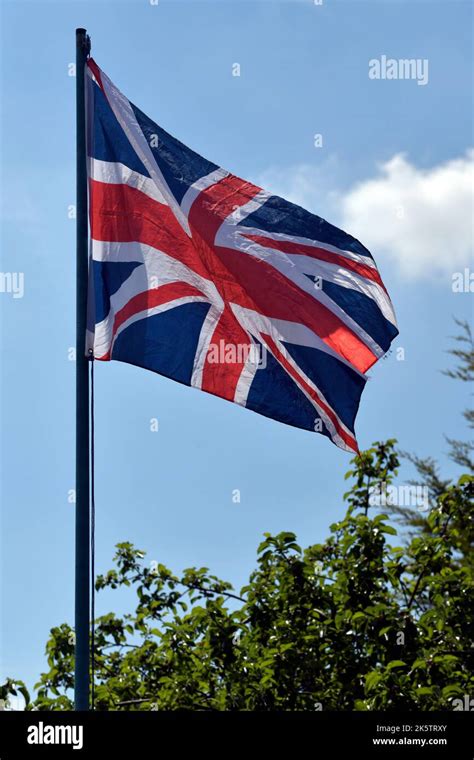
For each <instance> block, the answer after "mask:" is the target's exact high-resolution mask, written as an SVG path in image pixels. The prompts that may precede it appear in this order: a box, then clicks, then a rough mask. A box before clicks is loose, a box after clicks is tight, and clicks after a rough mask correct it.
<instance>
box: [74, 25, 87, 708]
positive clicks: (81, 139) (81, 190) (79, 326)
mask: <svg viewBox="0 0 474 760" xmlns="http://www.w3.org/2000/svg"><path fill="white" fill-rule="evenodd" d="M89 49H90V40H89V37H88V35H87V33H86V30H85V29H76V568H75V572H76V577H75V640H76V651H75V678H74V703H75V709H76V710H88V709H89V598H90V566H89V562H90V552H89V525H90V515H89V487H90V480H89V478H90V476H89V362H88V359H87V357H86V344H85V339H86V326H87V281H88V255H89V253H88V227H87V167H86V117H85V83H84V74H85V63H86V59H87V55H88V53H89Z"/></svg>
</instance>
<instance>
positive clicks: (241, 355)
mask: <svg viewBox="0 0 474 760" xmlns="http://www.w3.org/2000/svg"><path fill="white" fill-rule="evenodd" d="M86 75H87V77H86V83H87V125H88V127H87V132H88V135H87V142H88V174H89V209H90V230H91V261H90V278H89V279H90V286H89V306H88V309H89V325H88V339H87V348H88V350H92V352H93V356H94V358H95V359H97V360H101V361H110V360H111V359H114V360H117V361H121V362H127V363H129V364H134V365H137V366H139V367H144V368H146V369H149V370H153V371H154V372H157V373H159V374H160V375H164V376H165V377H168V378H171V379H173V380H176V381H178V382H180V383H183V384H185V385H188V386H192V387H194V388H199V389H201V390H203V391H207V392H208V393H212V394H214V395H216V396H220V397H221V398H223V399H227V400H228V401H233V402H234V403H237V404H240V405H241V406H243V407H245V408H247V409H251V410H253V411H254V412H258V413H259V414H262V415H265V416H267V417H270V418H272V419H274V420H279V421H280V422H284V423H287V424H289V425H293V426H295V427H298V428H303V429H306V430H310V431H314V432H319V433H322V434H323V435H325V436H327V437H329V438H330V439H331V440H332V441H333V442H334V443H335V444H336V445H337V446H339V447H340V448H342V449H345V450H347V451H350V452H356V451H358V446H357V442H356V437H355V432H354V422H355V417H356V414H357V410H358V406H359V401H360V396H361V393H362V390H363V388H364V385H365V383H366V380H367V377H366V374H365V373H366V372H367V370H368V369H369V368H370V367H371V366H372V365H373V364H374V363H375V362H376V361H377V360H378V359H379V358H380V357H381V356H383V354H384V353H385V352H386V351H387V350H388V348H389V346H390V343H391V341H392V340H393V338H394V337H395V336H396V335H397V334H398V330H397V327H396V320H395V316H394V312H393V308H392V304H391V302H390V298H389V296H388V293H387V291H386V288H385V286H384V284H383V282H382V280H381V277H380V274H379V272H378V269H377V267H376V264H375V262H374V259H373V258H372V256H371V254H370V253H369V251H368V250H367V249H366V248H364V246H363V245H362V244H361V243H360V242H359V241H358V240H356V239H355V238H353V237H352V236H351V235H348V234H347V233H345V232H343V231H342V230H340V229H338V228H337V227H335V226H333V225H332V224H330V223H329V222H327V221H325V220H324V219H322V218H320V217H319V216H316V215H315V214H311V213H310V212H308V211H306V210H305V209H303V208H301V207H299V206H297V205H295V204H293V203H290V202H289V201H286V200H284V199H283V198H280V197H278V196H276V195H272V194H271V193H268V192H266V191H265V190H263V189H262V188H260V187H258V186H256V185H254V184H252V183H251V182H246V181H245V180H243V179H240V178H239V177H237V176H235V175H234V174H231V173H230V172H228V171H226V170H225V169H222V168H221V167H220V166H218V165H217V164H214V163H212V162H210V161H208V160H206V159H205V158H202V156H200V155H199V154H197V153H195V152H194V151H193V150H191V149H190V148H188V147H187V146H186V145H183V143H181V142H180V141H179V140H177V139H176V138H174V137H172V136H171V135H170V134H168V133H167V132H165V130H164V129H162V128H161V127H159V126H158V125H157V124H155V122H153V121H152V120H151V119H150V118H149V117H148V116H146V115H145V114H144V113H143V112H142V111H140V109H139V108H137V107H136V106H134V105H133V104H132V103H131V102H130V101H129V100H128V99H127V98H126V97H125V96H124V95H122V93H121V92H120V91H119V90H118V89H117V88H116V87H115V85H114V84H113V83H112V82H111V81H110V79H109V78H108V77H107V76H106V75H105V74H104V72H103V71H102V70H101V69H99V67H98V66H97V64H96V63H95V61H94V60H93V59H89V60H88V64H87V67H86Z"/></svg>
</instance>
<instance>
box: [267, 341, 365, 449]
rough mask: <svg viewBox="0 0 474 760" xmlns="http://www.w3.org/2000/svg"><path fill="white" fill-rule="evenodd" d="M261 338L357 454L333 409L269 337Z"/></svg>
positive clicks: (350, 437)
mask: <svg viewBox="0 0 474 760" xmlns="http://www.w3.org/2000/svg"><path fill="white" fill-rule="evenodd" d="M262 338H263V339H264V340H265V342H266V343H267V345H268V348H269V349H270V351H271V352H272V354H273V356H274V357H275V359H277V360H278V362H279V363H280V364H281V365H282V367H283V368H284V369H285V370H286V371H287V373H288V374H289V375H290V376H291V377H292V378H293V380H295V382H296V383H297V385H299V386H300V387H301V388H304V390H305V391H306V393H307V394H308V396H309V397H310V398H312V399H313V401H315V402H316V403H317V404H318V406H320V407H321V409H323V411H324V412H326V414H327V416H328V417H329V419H330V420H331V422H332V423H333V425H334V427H335V428H336V430H337V432H338V434H339V435H340V437H341V438H342V440H343V441H344V443H346V444H347V445H348V446H349V448H351V449H352V451H355V452H358V451H359V447H358V446H357V441H356V439H355V438H354V436H352V435H351V434H350V433H348V432H347V431H346V430H345V429H344V428H343V427H342V425H341V423H340V422H339V420H338V418H337V416H336V414H335V413H334V411H333V409H331V407H330V406H328V405H327V404H326V403H325V402H324V401H323V400H322V399H321V396H320V395H319V394H318V393H317V392H316V391H315V390H314V388H312V387H311V386H310V385H308V383H307V382H306V380H304V378H302V377H301V376H300V375H299V374H298V372H297V371H296V370H295V369H294V367H293V366H292V365H291V364H290V362H289V361H288V360H287V359H286V357H285V356H284V355H283V354H282V353H281V351H280V350H279V348H278V347H277V345H276V343H275V341H274V340H273V339H272V338H271V337H270V336H269V335H264V334H263V333H262Z"/></svg>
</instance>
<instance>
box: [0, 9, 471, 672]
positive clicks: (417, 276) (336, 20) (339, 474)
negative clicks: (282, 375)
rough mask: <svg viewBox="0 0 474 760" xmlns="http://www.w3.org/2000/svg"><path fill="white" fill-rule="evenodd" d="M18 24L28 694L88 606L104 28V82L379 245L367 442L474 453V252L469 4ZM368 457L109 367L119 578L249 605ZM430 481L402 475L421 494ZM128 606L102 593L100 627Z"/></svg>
mask: <svg viewBox="0 0 474 760" xmlns="http://www.w3.org/2000/svg"><path fill="white" fill-rule="evenodd" d="M1 13H2V22H3V23H2V33H1V43H2V54H1V55H2V58H1V61H2V63H1V67H2V68H1V94H2V101H3V104H4V109H3V116H2V123H1V127H2V131H1V143H0V147H1V165H2V176H1V194H2V227H1V236H2V237H1V253H2V262H1V271H2V272H16V273H23V275H24V294H23V297H22V298H14V297H13V294H12V293H8V292H5V293H0V307H1V310H2V323H1V354H2V364H1V373H0V379H1V419H2V428H1V429H2V434H1V435H2V437H1V465H2V479H1V498H2V513H1V579H0V603H1V627H0V632H1V642H0V650H1V660H0V677H3V676H6V675H10V676H13V677H17V678H23V679H25V680H26V681H27V682H28V684H29V685H31V684H32V683H33V682H34V681H35V679H36V677H37V676H38V674H39V672H40V671H41V669H42V668H43V666H44V655H43V651H44V644H45V642H46V639H47V636H48V632H49V629H50V627H51V626H53V625H56V624H59V623H61V622H63V621H69V622H71V623H72V622H73V609H74V599H73V572H74V506H73V504H71V503H69V502H68V492H69V490H70V489H73V488H74V389H75V386H74V371H75V364H74V362H73V361H70V360H69V349H70V347H71V346H73V345H74V343H75V334H74V330H75V312H74V298H75V281H74V278H75V226H74V220H72V219H70V218H69V217H68V207H69V206H70V205H71V204H74V202H75V174H74V170H75V111H74V109H75V94H74V93H75V90H74V88H75V80H74V78H73V77H70V76H69V75H68V66H69V64H70V63H71V62H73V61H74V56H75V50H74V30H75V27H76V26H84V27H87V29H88V31H89V33H90V34H91V37H92V45H93V55H94V57H95V58H96V60H97V62H98V63H99V65H100V66H101V67H102V68H103V69H104V70H105V71H106V73H107V74H108V75H109V76H110V77H111V79H112V80H113V81H114V82H115V83H116V84H117V86H118V87H119V88H120V89H121V90H122V91H123V92H124V93H125V94H126V95H127V96H128V97H129V98H130V99H131V100H132V101H133V102H134V103H136V104H137V105H138V106H139V107H140V108H141V109H142V110H143V111H145V113H147V114H148V115H149V116H150V117H151V118H152V119H154V120H155V121H157V122H158V123H159V124H160V125H161V126H163V127H164V128H165V129H166V130H168V131H169V132H171V133H172V134H174V135H175V136H176V137H178V138H179V139H181V140H182V141H183V142H185V143H187V144H188V145H189V146H190V147H192V148H194V149H195V150H197V151H198V152H200V153H201V154H202V155H204V156H205V157H207V158H209V159H210V160H212V161H213V162H215V163H217V164H220V165H222V166H224V167H225V168H227V169H229V170H231V171H233V172H234V173H236V174H238V175H240V176H242V177H245V178H247V179H249V180H252V181H254V182H256V183H257V184H261V185H263V186H265V187H266V189H269V190H272V191H274V192H277V193H279V194H282V195H287V196H288V197H290V199H292V200H296V201H297V202H300V203H302V204H303V205H306V206H307V207H308V208H310V210H311V211H315V212H316V213H318V214H320V215H322V216H326V218H328V219H329V220H330V221H332V222H334V223H336V224H340V225H341V226H344V225H345V228H346V229H347V231H348V232H350V233H352V234H355V235H356V236H359V237H360V238H361V240H362V242H363V243H364V244H366V245H367V246H368V247H369V248H370V249H371V250H372V253H373V254H374V256H375V258H376V261H377V263H378V265H379V268H380V270H381V272H382V276H383V278H384V280H385V283H386V285H387V287H388V289H389V291H390V293H391V296H392V300H393V302H394V306H395V310H396V313H397V317H398V320H399V327H400V336H399V338H398V339H397V341H396V342H395V344H394V350H393V351H392V353H391V354H390V355H389V356H388V357H387V358H386V359H384V360H382V361H381V362H380V363H379V365H376V366H375V367H374V368H373V369H372V370H371V372H370V375H371V380H370V382H369V383H368V384H367V387H366V390H365V393H364V395H363V398H362V403H361V407H360V411H359V417H358V424H357V432H358V439H359V443H360V445H361V447H367V446H369V445H370V443H371V442H372V441H374V440H378V439H383V438H387V437H397V438H398V439H399V441H400V444H401V446H402V448H404V449H409V450H414V451H417V452H418V453H420V454H431V455H433V456H435V457H439V458H440V460H442V459H443V458H444V456H445V452H446V449H447V445H446V442H445V439H444V437H443V434H444V433H446V434H448V435H450V436H452V437H453V436H463V435H465V428H464V424H463V421H462V418H461V415H460V411H461V409H462V408H463V406H465V405H466V404H467V389H464V388H456V386H455V385H453V381H451V380H449V379H448V378H446V377H444V376H443V375H442V374H441V372H440V370H441V369H442V368H443V367H445V366H446V365H447V364H448V363H449V362H450V359H449V357H448V356H447V354H446V351H447V349H448V348H449V345H450V344H449V339H448V336H449V335H452V334H453V332H454V325H453V321H452V320H453V316H456V317H458V318H467V319H472V296H471V295H470V294H469V292H460V293H458V292H453V289H452V275H453V273H455V272H457V271H464V267H469V266H470V259H469V253H470V250H471V253H472V230H470V228H469V219H468V218H466V208H467V202H468V197H469V190H468V183H469V177H470V173H469V172H470V171H472V169H470V166H471V161H470V158H469V155H468V154H467V151H468V150H469V149H470V148H472V144H473V135H472V100H471V96H470V93H471V92H472V39H471V36H470V35H471V32H470V27H471V15H472V9H471V6H470V3H468V2H449V3H446V2H440V3H437V2H431V1H426V2H410V3H408V2H406V3H405V2H380V1H377V2H358V1H355V0H351V2H336V0H324V2H323V5H322V6H316V5H314V4H313V2H311V1H310V0H308V1H307V2H286V3H285V2H281V3H280V2H273V1H271V2H270V1H269V2H207V3H202V2H167V1H166V0H159V3H158V4H157V5H151V4H150V3H149V2H148V0H140V1H137V2H116V1H115V2H111V1H110V2H107V1H103V2H94V3H87V2H61V3H56V2H46V3H43V2H21V0H16V1H15V2H5V1H4V2H2V3H1ZM382 55H386V56H387V57H392V58H394V59H401V58H403V59H405V58H415V59H422V60H424V59H427V60H428V62H429V80H428V83H427V84H426V85H418V83H417V81H415V80H397V81H393V80H391V81H389V80H378V81H376V80H371V79H369V76H368V65H369V64H368V62H369V60H371V59H374V58H380V56H382ZM235 63H239V64H240V77H235V76H232V66H233V64H235ZM317 133H318V134H321V135H322V138H323V146H322V147H320V148H316V147H315V144H314V135H315V134H317ZM348 225H350V226H348ZM471 266H472V263H471ZM397 348H403V349H404V360H402V361H400V360H398V359H397V352H396V349H397ZM399 355H400V354H399ZM152 418H157V419H158V422H159V430H158V432H151V430H150V421H151V419H152ZM349 459H350V458H349V456H348V455H346V454H345V453H344V452H342V451H341V450H339V449H337V448H335V447H334V446H332V445H331V444H330V442H329V441H328V440H327V439H326V438H324V437H322V436H316V435H311V434H309V433H306V432H304V431H301V430H296V429H292V428H289V427H287V426H285V425H280V424H278V423H275V422H272V421H271V420H268V419H266V418H264V417H260V416H258V415H256V414H254V413H251V412H248V411H246V410H243V409H241V408H239V407H237V406H236V405H232V404H229V403H227V402H224V401H221V400H220V399H216V398H214V397H211V396H208V395H207V394H204V393H199V392H198V391H195V390H192V389H189V388H186V387H183V386H181V385H178V384H174V383H172V382H171V381H169V380H166V379H164V378H160V377H158V376H157V375H155V374H153V373H150V372H146V371H144V370H140V369H137V368H135V367H132V366H127V365H124V364H119V363H110V364H99V365H98V366H97V367H96V466H97V483H96V502H97V569H98V572H101V571H105V570H106V569H108V568H109V566H110V563H111V558H112V554H113V552H114V544H115V543H117V542H118V541H122V540H130V541H132V542H134V543H135V544H136V545H137V546H139V547H140V548H142V549H145V550H146V551H147V553H148V559H149V560H150V561H151V560H158V561H160V562H163V563H165V564H168V565H169V566H170V567H171V568H172V569H173V570H174V571H175V572H179V571H180V570H181V569H182V568H184V567H189V566H193V565H197V566H203V565H205V566H208V567H210V568H211V569H212V572H214V573H215V574H217V575H219V576H221V577H223V578H225V579H228V580H230V581H232V582H233V583H234V584H235V586H236V587H237V588H239V587H240V586H242V585H243V584H244V583H245V581H246V579H247V577H248V573H249V572H250V571H251V570H252V568H253V567H254V561H255V550H256V547H257V545H258V543H259V541H260V540H261V536H262V533H263V532H264V531H270V532H277V531H280V530H292V531H295V532H296V533H297V535H298V538H299V540H300V542H301V543H302V544H303V545H308V544H310V543H314V542H318V541H320V540H322V539H324V537H325V536H326V535H327V534H328V526H329V525H330V523H332V522H333V521H334V520H335V519H337V518H339V517H340V516H341V515H342V514H343V511H344V506H343V504H342V501H341V495H342V493H343V492H344V490H346V487H347V483H345V482H344V480H343V475H344V473H345V472H346V471H347V469H349ZM446 472H447V473H449V474H451V475H455V474H456V471H455V468H454V467H452V466H450V465H446ZM411 474H412V473H411V471H410V469H409V468H408V467H406V468H404V469H403V470H402V471H401V473H400V482H406V479H407V478H409V477H410V476H411ZM234 489H239V490H240V492H241V502H240V503H239V504H236V503H234V502H233V500H232V492H233V490H234ZM116 599H117V600H118V601H117V602H116V601H115V600H116ZM124 604H126V599H125V597H123V596H122V597H121V596H120V595H117V594H115V596H109V597H107V596H103V597H102V595H99V596H98V599H97V608H98V613H99V614H100V613H101V612H105V611H108V610H109V609H112V608H114V607H117V605H118V606H120V607H122V606H123V605H124Z"/></svg>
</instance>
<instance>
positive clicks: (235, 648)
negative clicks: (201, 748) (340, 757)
mask: <svg viewBox="0 0 474 760" xmlns="http://www.w3.org/2000/svg"><path fill="white" fill-rule="evenodd" d="M394 444H395V442H394V441H387V442H385V443H378V444H374V446H373V448H371V449H369V450H368V451H364V452H362V453H361V454H360V455H359V456H357V457H355V459H354V460H353V469H352V471H351V473H350V476H351V477H352V478H353V479H354V483H353V485H352V488H351V489H350V490H349V492H348V493H347V494H346V498H347V502H348V505H349V506H348V510H347V513H346V515H345V517H344V518H343V519H342V520H340V521H339V522H336V523H335V524H334V525H332V526H331V535H330V537H329V538H328V539H327V540H326V541H325V542H324V543H322V544H315V545H313V546H310V547H308V548H307V549H305V550H303V549H301V548H300V546H298V544H297V543H296V538H295V536H294V534H293V533H280V534H279V535H277V536H271V535H269V534H266V535H265V539H264V541H263V542H262V543H261V544H260V546H259V547H258V557H257V567H256V569H255V571H254V572H253V573H252V575H251V577H250V579H249V582H248V584H247V586H245V588H243V589H242V590H241V592H240V594H238V595H237V594H235V593H234V592H233V590H232V587H231V585H230V584H229V583H226V582H224V581H221V580H219V579H218V578H216V577H215V576H213V575H211V574H210V573H209V571H208V570H207V568H199V569H195V568H193V569H189V570H186V571H185V572H184V573H183V574H182V575H181V576H180V577H178V576H175V575H173V574H172V573H171V571H170V570H168V568H166V567H165V566H164V565H161V564H157V565H156V564H154V563H152V564H151V565H147V564H146V563H145V562H144V553H143V552H141V551H139V550H137V549H136V548H134V547H133V546H132V545H131V544H130V543H122V544H119V545H118V546H117V553H116V555H115V567H114V568H113V569H112V570H110V571H109V572H108V573H107V574H106V575H104V576H100V577H98V578H97V583H96V587H97V589H99V590H101V589H106V588H107V589H115V588H119V587H123V586H130V587H132V588H133V589H134V591H135V592H136V607H135V609H134V611H133V612H131V613H129V614H126V615H124V616H123V617H119V616H117V615H115V614H114V613H109V614H107V615H103V616H102V617H100V618H99V619H98V620H97V623H96V631H95V652H96V655H95V684H96V686H95V704H96V709H99V710H116V709H124V710H150V709H158V710H166V709H167V710H175V709H192V710H318V709H324V710H330V709H334V710H372V709H380V710H401V709H407V710H415V709H421V710H434V709H440V708H449V707H450V705H451V703H452V700H453V698H462V697H463V695H464V694H472V693H473V690H474V676H473V675H472V672H473V660H474V657H473V654H474V649H472V648H471V645H472V641H473V640H474V578H473V572H472V566H471V565H470V564H469V563H466V562H465V561H464V560H465V557H464V551H465V546H466V542H465V540H464V538H462V537H461V533H462V532H463V531H467V532H468V533H469V536H470V540H471V541H472V538H473V527H472V526H473V504H472V493H473V489H474V486H473V478H472V477H471V476H464V477H462V478H461V479H460V480H459V482H458V483H457V484H455V485H450V486H449V487H448V488H447V489H446V491H445V492H444V493H442V494H441V495H440V496H439V498H438V500H437V504H436V506H435V507H434V508H433V509H431V511H430V513H429V515H428V517H427V521H428V524H429V528H430V530H429V532H427V533H422V534H420V535H418V536H415V537H413V538H412V539H411V540H410V541H409V543H408V544H407V545H406V546H405V547H398V546H394V545H393V543H392V541H393V537H394V536H395V534H396V530H395V528H394V527H393V526H392V525H390V523H389V522H388V521H387V516H386V515H384V514H380V513H379V511H378V510H377V509H376V508H374V507H372V506H371V498H370V494H371V492H372V490H373V487H374V485H375V486H376V485H377V484H380V483H390V482H391V481H392V479H393V477H394V476H395V475H396V472H397V466H398V459H397V455H396V453H395V448H394ZM73 650H74V643H73V636H72V631H71V629H70V627H69V626H68V625H66V624H63V625H61V626H59V627H56V628H53V629H52V631H51V636H50V639H49V641H48V644H47V656H48V666H49V670H48V672H47V673H43V674H42V676H41V679H40V682H39V684H37V696H36V698H35V700H34V701H33V702H30V701H29V699H28V709H39V710H51V709H53V710H57V709H68V708H70V707H71V706H72V703H71V701H70V696H71V687H72V683H73V677H72V668H73Z"/></svg>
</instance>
